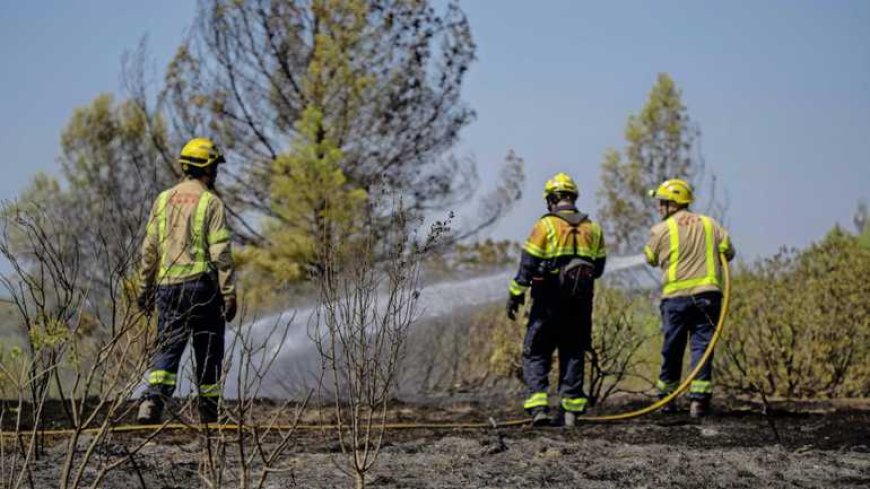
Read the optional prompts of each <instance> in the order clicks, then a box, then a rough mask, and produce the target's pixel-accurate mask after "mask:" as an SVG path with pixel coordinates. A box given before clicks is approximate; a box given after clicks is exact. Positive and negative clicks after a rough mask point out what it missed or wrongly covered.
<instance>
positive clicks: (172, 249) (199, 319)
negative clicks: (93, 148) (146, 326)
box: [137, 138, 236, 424]
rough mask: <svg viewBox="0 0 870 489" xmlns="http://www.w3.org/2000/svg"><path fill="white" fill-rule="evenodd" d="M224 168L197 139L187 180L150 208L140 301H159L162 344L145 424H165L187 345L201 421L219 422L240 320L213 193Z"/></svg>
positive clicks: (213, 150) (225, 233)
mask: <svg viewBox="0 0 870 489" xmlns="http://www.w3.org/2000/svg"><path fill="white" fill-rule="evenodd" d="M223 162H224V157H223V155H222V154H221V152H220V150H219V149H218V147H217V146H216V145H215V144H214V143H213V142H212V141H211V140H209V139H206V138H195V139H191V140H190V141H188V142H187V144H185V145H184V148H182V150H181V155H180V156H179V157H178V163H179V164H180V165H181V171H182V173H183V174H184V177H183V179H182V180H181V182H180V183H178V184H177V185H175V186H174V187H172V188H170V189H168V190H165V191H164V192H162V193H161V194H160V195H159V196H158V197H157V200H156V201H155V202H154V205H153V207H152V208H151V215H150V216H149V218H148V225H147V230H146V236H145V239H144V242H143V244H142V261H141V267H140V272H139V283H140V287H141V288H140V291H141V292H140V295H139V298H138V303H139V306H140V307H141V308H142V309H143V310H144V311H146V312H148V313H150V311H151V310H152V308H153V306H154V304H155V302H156V305H157V310H158V321H157V344H156V347H155V353H154V356H153V358H152V362H151V369H150V371H149V372H148V377H147V388H146V390H145V393H144V394H143V396H142V401H141V403H140V405H139V413H138V416H137V419H138V421H139V422H140V423H148V424H151V423H157V422H159V421H160V419H161V416H162V413H163V407H164V405H165V403H166V400H167V399H169V398H170V397H171V396H172V393H173V391H174V390H175V385H176V381H177V376H178V368H179V363H180V361H181V355H182V353H183V352H184V349H185V346H186V345H187V341H188V339H191V340H192V342H193V353H194V360H195V362H194V363H195V379H194V383H195V384H196V388H197V407H198V410H199V416H200V420H201V421H202V422H214V421H216V419H217V406H218V398H219V396H220V393H221V386H220V383H219V382H220V377H221V364H222V362H223V354H224V329H225V321H232V320H233V317H235V315H236V291H235V278H234V266H233V256H232V250H231V247H230V238H231V234H230V230H229V228H227V222H226V211H225V208H224V204H223V202H222V201H221V199H220V197H218V196H217V194H216V193H215V190H214V185H215V180H216V179H217V174H218V165H220V164H221V163H223Z"/></svg>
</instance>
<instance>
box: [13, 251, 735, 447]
mask: <svg viewBox="0 0 870 489" xmlns="http://www.w3.org/2000/svg"><path fill="white" fill-rule="evenodd" d="M719 261H720V262H721V264H722V307H721V309H720V311H719V318H718V321H717V323H716V329H715V330H714V332H713V337H712V338H711V339H710V344H709V345H707V349H706V350H704V354H703V355H702V356H701V359H700V360H699V361H698V363H697V364H696V365H695V368H693V369H692V371H691V372H689V374H688V375H687V376H686V378H685V379H683V381H682V382H681V383H680V384H679V385H678V386H677V388H676V389H674V391H672V392H671V393H669V394H668V395H667V396H665V397H662V398H661V399H659V400H658V401H656V402H654V403H652V404H650V405H649V406H646V407H643V408H640V409H636V410H633V411H627V412H623V413H614V414H601V415H582V416H578V418H577V421H578V422H610V421H624V420H628V419H632V418H637V417H640V416H644V415H646V414H649V413H652V412H654V411H657V410H659V409H661V408H662V407H664V406H665V405H666V404H668V403H669V402H671V401H673V400H674V399H676V398H677V396H679V395H681V394H682V393H684V392H685V391H686V389H688V388H689V385H690V384H691V383H692V381H693V380H695V378H696V377H697V376H698V374H699V373H700V372H701V368H702V367H703V366H704V365H705V364H706V363H707V361H709V360H710V357H711V356H712V355H713V350H714V349H715V348H716V344H717V343H718V341H719V339H720V338H721V336H722V332H723V330H724V329H725V317H726V316H727V314H728V308H729V305H730V302H731V269H730V268H729V266H728V260H727V259H726V258H725V256H724V255H722V254H720V255H719ZM530 423H531V420H530V419H528V418H520V419H511V420H507V421H500V422H497V421H495V420H493V419H490V420H489V421H488V422H476V423H475V422H471V423H461V422H445V423H386V424H384V425H383V428H384V429H385V430H420V429H429V430H439V429H453V430H456V429H481V428H498V427H509V426H523V425H528V424H530ZM338 428H339V426H338V425H334V424H331V425H330V424H299V423H297V424H269V425H238V424H220V423H219V424H187V423H169V422H165V423H163V424H155V425H118V426H111V427H109V426H104V427H94V428H86V429H75V428H64V429H53V430H51V429H49V430H39V431H38V433H39V434H40V435H43V436H65V435H71V434H75V433H78V434H91V435H93V434H99V433H106V432H112V433H126V432H139V431H151V432H154V431H158V430H195V431H206V432H207V431H239V430H251V431H254V430H256V431H259V432H261V433H262V432H264V431H265V430H270V431H285V432H286V431H291V430H297V431H316V430H324V431H326V430H334V429H338ZM27 433H30V431H28V432H27ZM0 436H4V437H6V436H16V437H17V436H25V433H13V432H4V431H0Z"/></svg>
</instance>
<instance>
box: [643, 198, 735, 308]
mask: <svg viewBox="0 0 870 489" xmlns="http://www.w3.org/2000/svg"><path fill="white" fill-rule="evenodd" d="M643 251H644V255H645V256H646V260H647V262H648V263H649V264H650V265H653V266H660V267H661V269H662V297H665V298H667V297H679V296H689V295H694V294H698V293H701V292H710V291H718V290H721V286H722V283H721V282H722V265H721V263H720V262H719V256H718V255H719V253H723V254H724V255H725V257H726V258H727V259H728V260H731V259H732V258H733V257H734V254H735V251H734V247H733V246H732V245H731V239H730V238H729V236H728V233H727V232H726V231H725V229H724V228H723V227H722V226H720V225H719V224H718V223H717V222H716V221H714V220H713V219H712V218H710V217H707V216H704V215H701V214H695V213H692V212H689V211H687V210H681V211H678V212H676V213H674V214H673V215H671V216H670V217H668V218H667V219H665V220H664V221H663V222H661V223H658V224H656V225H655V226H653V227H652V229H651V230H650V237H649V241H648V242H647V244H646V246H645V247H644V250H643Z"/></svg>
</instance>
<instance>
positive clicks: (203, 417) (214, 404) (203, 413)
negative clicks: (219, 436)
mask: <svg viewBox="0 0 870 489" xmlns="http://www.w3.org/2000/svg"><path fill="white" fill-rule="evenodd" d="M196 404H197V408H198V410H199V421H200V422H201V423H216V422H217V420H218V398H217V397H198V398H197V402H196Z"/></svg>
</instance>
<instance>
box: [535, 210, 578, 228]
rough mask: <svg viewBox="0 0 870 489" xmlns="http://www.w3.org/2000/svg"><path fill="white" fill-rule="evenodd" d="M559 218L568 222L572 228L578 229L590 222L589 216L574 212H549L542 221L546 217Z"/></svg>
mask: <svg viewBox="0 0 870 489" xmlns="http://www.w3.org/2000/svg"><path fill="white" fill-rule="evenodd" d="M550 216H552V217H558V218H559V219H561V220H563V221H565V222H567V223H568V224H569V225H570V226H571V227H572V228H576V227H578V226H579V225H581V224H583V223H584V222H586V221H588V220H589V215H588V214H584V213H582V212H572V213H570V214H562V213H559V212H548V213H546V214H544V215H543V216H541V219H543V218H545V217H550Z"/></svg>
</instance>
